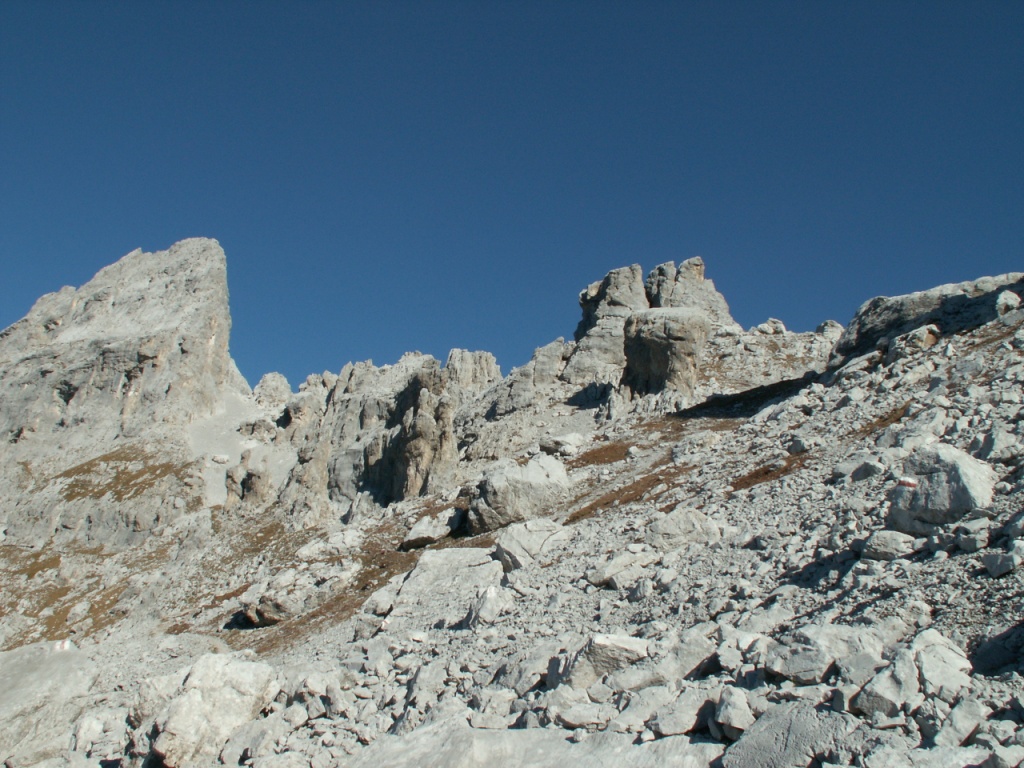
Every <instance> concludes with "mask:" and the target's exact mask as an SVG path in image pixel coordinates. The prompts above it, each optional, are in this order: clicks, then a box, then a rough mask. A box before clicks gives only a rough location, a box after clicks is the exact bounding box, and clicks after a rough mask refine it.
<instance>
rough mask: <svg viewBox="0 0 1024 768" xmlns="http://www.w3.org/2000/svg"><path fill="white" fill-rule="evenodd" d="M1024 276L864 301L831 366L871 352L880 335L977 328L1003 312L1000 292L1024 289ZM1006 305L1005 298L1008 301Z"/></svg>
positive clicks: (939, 287)
mask: <svg viewBox="0 0 1024 768" xmlns="http://www.w3.org/2000/svg"><path fill="white" fill-rule="evenodd" d="M1022 281H1024V274H1022V273H1020V272H1011V273H1009V274H1006V275H999V276H997V277H983V278H981V279H979V280H972V281H968V282H963V283H953V284H949V285H940V286H938V287H937V288H932V289H930V290H927V291H919V292H917V293H910V294H907V295H905V296H894V297H888V296H879V297H877V298H874V299H871V300H870V301H867V302H865V303H864V304H863V305H862V306H861V307H860V309H858V310H857V314H856V315H854V317H853V320H852V321H851V322H850V324H849V325H848V326H847V327H846V330H845V331H844V332H843V335H842V336H841V337H840V338H839V341H838V342H836V347H835V352H834V355H833V364H836V363H838V362H839V361H840V360H842V359H844V358H849V357H854V356H856V355H860V354H863V353H864V352H869V351H871V350H872V349H874V348H875V346H876V345H877V344H878V342H879V340H880V339H883V338H885V339H895V338H896V337H897V336H901V335H903V334H905V333H907V332H909V331H912V330H914V329H915V328H918V327H920V326H923V325H928V324H929V323H931V324H934V325H935V326H937V327H938V328H939V330H940V331H941V332H942V333H943V334H951V333H956V332H958V331H963V330H968V329H970V328H975V327H977V326H979V325H982V324H983V323H987V322H989V321H990V320H994V319H996V318H997V317H999V315H1000V314H1001V313H1000V312H999V311H998V310H997V307H996V304H997V301H998V300H999V296H1000V295H1001V294H1003V293H1004V292H1006V291H1011V292H1013V293H1014V294H1015V295H1017V296H1018V298H1019V296H1020V294H1021V292H1022V291H1024V282H1022ZM1004 303H1005V302H1004Z"/></svg>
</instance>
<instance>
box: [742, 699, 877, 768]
mask: <svg viewBox="0 0 1024 768" xmlns="http://www.w3.org/2000/svg"><path fill="white" fill-rule="evenodd" d="M856 727H857V720H856V719H855V718H852V717H850V716H849V715H841V714H836V713H834V712H822V711H819V710H816V709H814V708H813V707H811V706H810V705H808V704H805V703H803V702H797V703H792V704H782V705H780V706H777V707H774V708H773V709H772V710H771V711H770V712H768V713H766V714H765V715H764V716H762V717H761V718H760V719H759V720H758V721H757V722H756V723H754V724H753V725H752V726H751V727H750V728H749V729H748V730H747V731H746V732H745V733H744V734H743V738H742V739H740V740H739V741H737V742H736V743H735V744H733V745H732V746H731V747H729V749H727V750H726V751H725V754H724V755H723V756H722V765H723V766H724V768H805V766H808V765H812V764H813V763H814V762H815V761H816V760H817V759H819V758H821V757H824V756H826V755H828V754H829V753H830V752H831V751H833V750H835V749H836V748H837V747H839V745H840V744H842V743H843V741H844V740H845V738H846V737H847V736H848V735H849V734H850V733H851V732H852V731H853V730H854V729H855V728H856Z"/></svg>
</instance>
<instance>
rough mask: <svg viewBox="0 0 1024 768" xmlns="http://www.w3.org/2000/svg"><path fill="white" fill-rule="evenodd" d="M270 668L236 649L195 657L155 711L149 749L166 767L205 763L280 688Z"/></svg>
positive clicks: (176, 767)
mask: <svg viewBox="0 0 1024 768" xmlns="http://www.w3.org/2000/svg"><path fill="white" fill-rule="evenodd" d="M279 687H280V686H279V683H278V681H277V679H276V678H275V675H274V670H273V669H272V668H271V667H269V666H268V665H266V664H261V663H259V662H255V661H249V660H246V659H245V658H243V657H240V656H235V655H226V654H225V655H214V654H211V655H207V656H203V657H202V658H201V659H199V660H198V661H197V662H196V663H195V664H194V665H193V666H192V668H191V670H190V671H189V673H188V675H187V676H186V677H185V680H184V682H183V684H182V686H181V688H180V689H179V691H178V692H177V693H176V694H175V695H174V697H173V698H172V699H171V701H170V702H169V703H168V705H167V706H166V708H165V709H163V710H162V711H161V712H160V713H158V714H157V716H156V721H155V730H156V733H157V736H156V739H155V740H154V741H153V752H154V754H156V755H158V756H159V757H160V759H161V760H162V761H163V764H164V765H166V766H168V768H180V767H181V766H187V765H195V764H207V763H209V762H211V761H212V760H213V759H214V758H215V757H216V756H217V755H218V754H219V753H220V751H221V748H222V747H223V746H224V744H225V742H226V741H227V740H228V737H230V736H231V734H232V733H233V732H234V731H235V730H237V729H238V728H240V727H241V726H243V725H244V724H245V723H247V722H249V721H250V720H252V719H253V718H254V717H256V716H257V715H258V714H259V712H260V710H261V709H263V708H264V707H265V706H266V705H267V704H269V703H270V701H271V699H272V698H273V697H274V696H275V695H276V694H277V692H278V690H279Z"/></svg>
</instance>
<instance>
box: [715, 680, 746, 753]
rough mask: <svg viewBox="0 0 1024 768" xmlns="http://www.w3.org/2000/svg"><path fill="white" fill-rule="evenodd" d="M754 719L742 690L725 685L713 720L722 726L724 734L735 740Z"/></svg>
mask: <svg viewBox="0 0 1024 768" xmlns="http://www.w3.org/2000/svg"><path fill="white" fill-rule="evenodd" d="M754 720H755V718H754V713H753V712H751V711H750V703H749V702H748V701H747V695H746V694H745V693H744V692H743V690H742V689H740V688H736V687H734V686H726V687H725V688H724V689H723V690H722V695H721V697H719V699H718V707H717V708H716V709H715V722H716V723H718V724H719V725H721V726H722V728H723V729H724V731H725V734H726V736H728V737H729V738H730V739H732V740H734V741H735V740H736V739H738V738H739V737H740V735H741V734H742V733H743V731H745V730H747V729H748V728H749V727H750V726H752V725H753V724H754Z"/></svg>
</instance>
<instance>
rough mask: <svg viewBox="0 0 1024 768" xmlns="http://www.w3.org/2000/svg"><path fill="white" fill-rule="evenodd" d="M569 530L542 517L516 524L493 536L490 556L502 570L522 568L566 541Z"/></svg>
mask: <svg viewBox="0 0 1024 768" xmlns="http://www.w3.org/2000/svg"><path fill="white" fill-rule="evenodd" d="M569 533H570V531H569V529H568V528H566V527H565V526H564V525H562V524H561V523H557V522H555V521H554V520H547V519H544V518H538V519H534V520H527V521H526V522H525V523H516V524H515V525H510V526H509V527H508V528H506V529H504V530H503V531H501V533H499V534H498V536H497V537H496V539H495V542H494V545H495V546H494V557H495V558H496V559H497V560H498V562H499V563H501V566H502V568H504V569H505V571H506V572H508V571H514V570H516V569H518V568H524V567H526V566H527V565H529V564H530V563H532V562H533V561H534V560H536V559H537V558H538V557H541V556H543V555H545V554H546V553H548V552H549V551H550V550H552V549H554V548H555V547H557V546H558V545H559V544H562V543H564V542H566V541H568V540H569Z"/></svg>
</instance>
